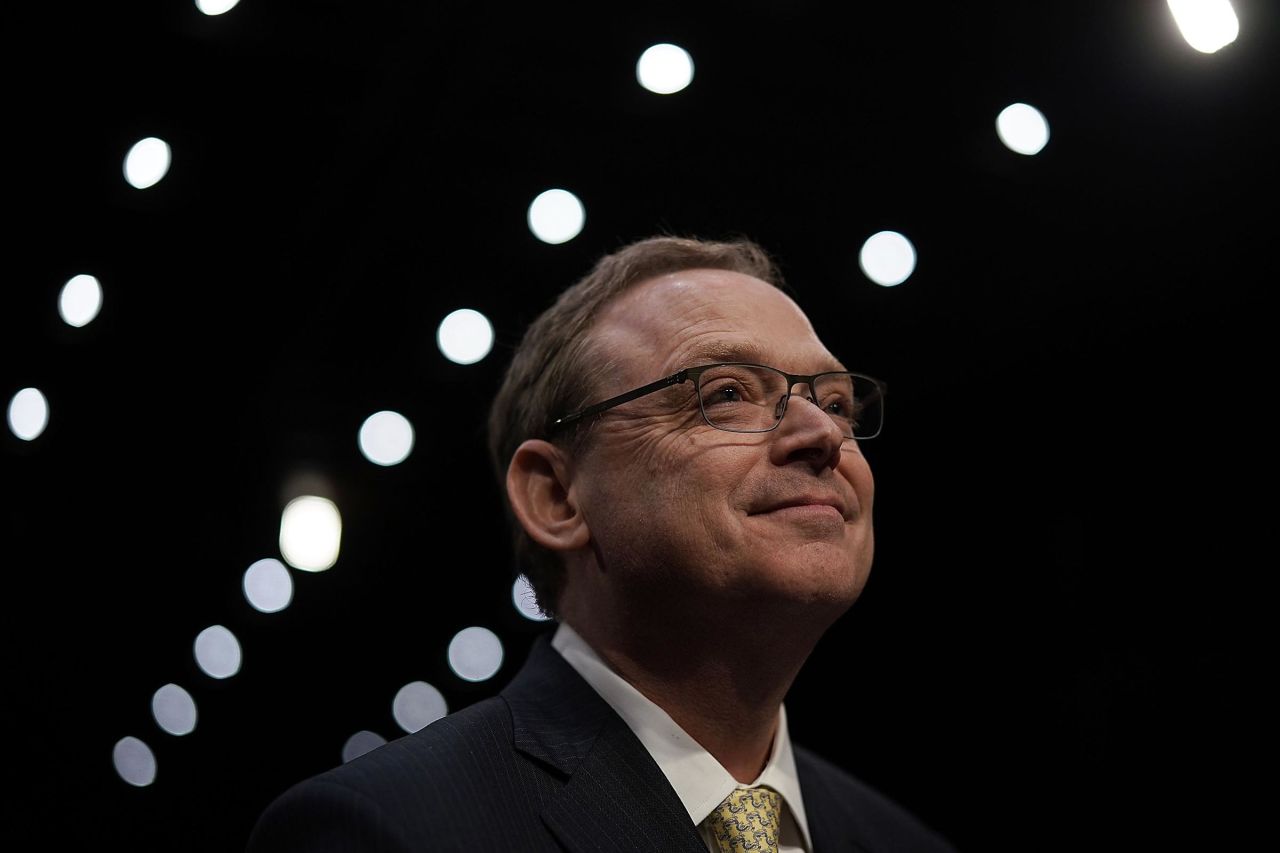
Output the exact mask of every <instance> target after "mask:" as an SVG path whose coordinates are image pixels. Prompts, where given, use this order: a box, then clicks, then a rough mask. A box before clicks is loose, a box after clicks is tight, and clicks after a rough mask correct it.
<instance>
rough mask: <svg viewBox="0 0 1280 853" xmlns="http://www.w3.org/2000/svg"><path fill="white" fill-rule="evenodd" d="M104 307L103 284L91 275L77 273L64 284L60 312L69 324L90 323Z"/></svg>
mask: <svg viewBox="0 0 1280 853" xmlns="http://www.w3.org/2000/svg"><path fill="white" fill-rule="evenodd" d="M101 308H102V285H100V284H98V280H97V279H96V278H94V277H93V276H91V275H84V274H83V273H82V274H81V275H75V276H72V277H71V278H69V279H68V280H67V283H66V284H64V285H62V293H61V294H60V295H59V296H58V313H59V314H61V315H62V319H63V321H64V322H65V323H66V324H67V325H68V326H75V327H76V328H77V329H78V328H80V327H81V326H86V325H88V324H89V323H90V322H91V321H92V320H93V318H94V317H97V316H98V311H99V309H101Z"/></svg>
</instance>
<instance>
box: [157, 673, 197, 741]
mask: <svg viewBox="0 0 1280 853" xmlns="http://www.w3.org/2000/svg"><path fill="white" fill-rule="evenodd" d="M151 714H152V716H154V717H155V718H156V723H157V724H158V725H159V726H160V728H162V729H164V730H165V731H166V732H168V733H169V734H171V735H189V734H191V733H192V732H193V731H195V728H196V700H194V699H192V698H191V694H190V693H188V692H187V691H185V690H183V689H182V688H181V687H179V686H178V685H176V684H166V685H165V686H164V687H161V688H160V689H159V690H157V691H156V692H155V695H154V696H152V697H151Z"/></svg>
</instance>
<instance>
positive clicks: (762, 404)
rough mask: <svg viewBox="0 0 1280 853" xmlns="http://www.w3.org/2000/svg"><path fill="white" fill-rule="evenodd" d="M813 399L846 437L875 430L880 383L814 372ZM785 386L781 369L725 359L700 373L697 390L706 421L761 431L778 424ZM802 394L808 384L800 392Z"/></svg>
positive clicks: (738, 429)
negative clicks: (779, 370) (726, 361)
mask: <svg viewBox="0 0 1280 853" xmlns="http://www.w3.org/2000/svg"><path fill="white" fill-rule="evenodd" d="M815 384H816V393H817V395H818V398H817V400H815V401H814V403H816V404H817V405H818V407H819V408H821V409H822V410H823V411H824V412H826V413H827V415H828V416H829V417H830V418H831V420H832V421H833V422H834V423H835V424H836V426H838V427H840V430H841V432H842V433H843V434H844V436H845V437H846V438H869V437H871V436H874V435H875V434H876V433H877V432H879V430H880V419H881V408H882V407H881V405H880V392H879V388H878V387H877V386H876V384H875V383H874V382H872V381H871V380H869V379H865V378H863V377H861V376H855V375H853V374H851V373H831V374H826V375H824V376H820V377H818V379H817V381H816V383H815ZM789 391H790V388H789V387H788V385H787V377H786V375H785V374H783V373H780V372H778V371H777V370H773V369H772V368H768V367H761V366H759V365H750V364H726V365H719V366H716V367H713V368H711V369H709V370H707V371H705V372H704V373H703V374H702V376H701V377H699V383H698V394H699V400H700V402H701V405H702V412H703V414H704V415H705V417H706V419H707V423H709V424H711V425H712V426H713V427H716V428H717V429H725V430H730V431H733V432H765V431H767V430H771V429H773V428H774V426H776V425H777V423H778V419H779V418H781V417H782V415H783V413H784V411H785V408H786V402H785V400H786V396H787V394H788V393H789ZM801 393H802V394H803V395H804V396H805V397H806V398H807V397H808V396H809V389H808V388H805V389H804V390H803V391H802V392H801Z"/></svg>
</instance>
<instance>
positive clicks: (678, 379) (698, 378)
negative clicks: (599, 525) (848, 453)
mask: <svg viewBox="0 0 1280 853" xmlns="http://www.w3.org/2000/svg"><path fill="white" fill-rule="evenodd" d="M734 365H740V366H742V367H762V368H764V369H765V370H772V371H774V372H775V373H780V374H782V375H783V376H785V377H786V378H787V393H786V394H784V395H783V399H784V400H785V401H786V403H787V404H789V403H790V402H791V396H792V394H791V389H792V388H794V387H795V386H796V385H797V384H798V383H800V382H803V383H804V384H806V385H808V386H809V393H810V394H811V395H812V396H810V397H809V398H808V400H809V402H811V403H813V404H814V405H815V406H816V405H817V399H818V389H817V386H816V385H815V384H814V383H815V382H817V380H818V378H819V377H820V376H856V377H858V378H859V379H866V380H867V381H869V382H871V383H872V384H873V385H875V386H876V388H878V389H879V391H880V400H881V403H880V405H881V406H883V405H884V398H885V395H886V394H888V392H889V386H888V385H887V384H886V383H885V382H883V381H881V380H879V379H876V378H875V377H873V376H867V375H866V374H865V373H854V372H853V371H851V370H824V371H822V372H821V373H813V374H802V373H787V372H786V371H785V370H779V369H778V368H776V367H773V366H771V365H768V364H753V363H751V362H747V361H717V362H714V363H712V364H701V365H697V366H695V367H686V368H684V369H683V370H680V371H677V372H676V373H673V374H671V375H670V376H664V377H663V378H661V379H656V380H654V381H653V382H650V383H648V384H647V385H641V386H640V387H639V388H632V389H631V390H630V391H626V392H624V393H622V394H619V395H617V396H616V397H610V398H609V399H607V400H602V401H600V402H599V403H592V404H591V405H590V406H587V407H586V408H585V409H582V410H581V411H577V412H573V413H572V414H568V415H565V416H564V417H560V418H556V419H555V420H554V421H552V422H551V423H550V424H549V425H548V427H547V432H548V434H554V433H555V432H556V431H557V430H560V429H564V428H565V427H568V426H572V425H574V424H575V423H577V422H579V421H580V420H582V419H583V418H589V417H592V416H593V415H598V414H600V413H601V412H606V411H608V410H609V409H612V408H613V407H614V406H620V405H622V404H623V403H630V402H631V401H632V400H636V399H639V398H640V397H644V396H646V395H648V394H652V393H654V392H655V391H661V390H662V389H663V388H670V387H671V386H672V385H679V384H681V383H684V382H688V381H690V380H692V381H693V389H694V393H695V394H697V393H698V391H699V389H700V386H701V384H702V374H704V373H706V372H707V371H708V370H710V369H712V368H713V367H731V366H734ZM779 402H780V403H781V402H782V401H779ZM698 411H699V413H701V415H702V420H703V422H704V423H705V424H706V425H707V426H709V427H711V428H712V429H718V430H721V431H723V432H737V433H744V434H758V433H766V432H772V431H773V430H775V429H777V428H778V426H779V425H780V424H781V423H782V418H783V417H785V416H786V414H787V410H786V405H783V408H782V415H780V416H779V417H778V419H777V420H776V421H775V422H774V424H773V426H771V427H768V428H766V429H750V430H744V429H726V428H725V427H719V426H716V425H715V424H713V423H711V419H710V418H708V417H707V410H706V408H705V407H704V406H703V404H702V395H701V394H698ZM883 429H884V412H883V411H881V413H880V425H879V426H878V427H877V428H876V431H875V433H874V434H872V435H869V436H867V437H866V438H859V437H857V436H851V435H847V436H844V438H845V440H849V439H852V440H854V441H867V440H870V439H872V438H875V437H876V436H878V435H880V433H881V431H883Z"/></svg>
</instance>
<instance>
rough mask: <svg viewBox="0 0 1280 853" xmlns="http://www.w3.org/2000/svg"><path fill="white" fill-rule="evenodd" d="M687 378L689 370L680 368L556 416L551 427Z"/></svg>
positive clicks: (574, 421)
mask: <svg viewBox="0 0 1280 853" xmlns="http://www.w3.org/2000/svg"><path fill="white" fill-rule="evenodd" d="M688 378H689V371H688V370H687V369H686V370H682V371H680V372H679V373H673V374H671V375H670V376H666V377H663V378H662V379H658V380H656V381H654V382H650V383H649V384H648V385H642V386H640V387H639V388H636V389H633V390H631V391H628V392H627V393H625V394H619V395H618V396H616V397H610V398H609V399H608V400H602V401H601V402H599V403H596V404H595V405H592V406H587V407H586V408H585V409H583V410H582V411H580V412H574V413H573V414H571V415H565V416H564V417H563V418H557V419H556V420H554V421H552V422H551V428H552V429H558V428H560V427H564V426H568V425H569V424H572V423H577V422H578V421H580V420H582V419H583V418H589V417H591V416H592V415H598V414H600V413H601V412H603V411H604V410H606V409H612V408H613V407H614V406H620V405H622V404H623V403H629V402H631V401H632V400H634V399H636V398H637V397H643V396H644V395H645V394H652V393H653V392H654V391H659V390H661V389H663V388H667V387H669V386H671V385H679V384H680V383H681V382H684V381H686V380H688Z"/></svg>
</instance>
